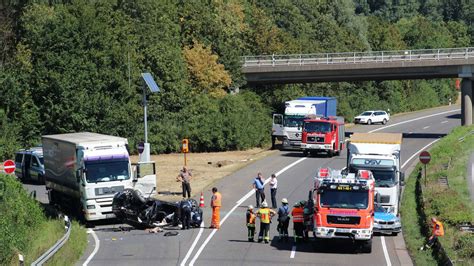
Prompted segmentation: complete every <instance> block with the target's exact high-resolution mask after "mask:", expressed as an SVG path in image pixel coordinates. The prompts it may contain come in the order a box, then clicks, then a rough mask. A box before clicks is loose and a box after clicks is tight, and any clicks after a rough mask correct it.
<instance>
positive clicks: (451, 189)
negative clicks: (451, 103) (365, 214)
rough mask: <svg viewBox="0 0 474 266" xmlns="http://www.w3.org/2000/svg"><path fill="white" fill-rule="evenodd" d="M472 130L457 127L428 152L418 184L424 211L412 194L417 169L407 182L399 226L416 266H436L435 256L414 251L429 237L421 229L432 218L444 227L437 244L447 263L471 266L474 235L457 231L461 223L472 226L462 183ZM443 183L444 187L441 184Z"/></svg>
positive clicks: (473, 142)
mask: <svg viewBox="0 0 474 266" xmlns="http://www.w3.org/2000/svg"><path fill="white" fill-rule="evenodd" d="M472 130H474V126H470V127H458V128H456V129H455V130H454V131H453V132H452V133H451V134H449V135H448V136H446V137H445V138H443V139H442V140H441V141H439V142H438V143H437V144H436V145H435V146H434V147H433V148H432V149H431V151H430V153H431V158H432V160H431V162H430V164H429V165H428V167H427V180H426V184H425V180H422V187H423V198H422V199H421V200H423V202H424V209H421V208H422V207H421V206H419V205H418V204H417V196H420V195H421V194H420V192H419V191H416V179H417V175H418V173H419V171H420V169H421V166H420V165H418V166H417V168H416V169H415V171H413V172H412V174H411V175H410V178H409V179H408V181H407V184H406V187H405V192H404V196H403V199H402V209H401V214H402V226H403V230H404V237H405V242H406V244H407V248H408V250H409V252H410V255H411V256H412V259H413V260H414V262H415V264H416V265H433V264H436V257H435V256H433V255H436V254H432V253H431V252H429V251H419V250H418V248H419V247H421V246H422V245H423V243H424V242H425V241H426V239H427V237H428V236H429V234H430V233H431V232H428V231H426V230H424V229H423V227H425V228H426V226H427V225H429V219H430V217H432V216H436V217H438V219H440V220H441V221H442V222H443V223H444V226H445V236H444V237H442V238H440V242H441V244H442V245H443V247H444V249H445V250H446V252H447V254H448V256H449V257H450V258H451V260H453V261H454V262H455V263H456V264H459V265H474V249H473V248H472V247H473V246H474V235H473V234H469V233H465V232H461V231H460V230H458V228H457V225H460V224H463V223H471V224H474V206H473V204H472V201H471V200H470V198H469V191H468V188H467V180H466V175H467V169H466V168H467V167H466V166H467V162H468V158H469V155H470V154H471V153H472V152H473V151H474V134H470V132H472ZM462 137H464V139H463V140H462V141H461V140H460V138H462ZM445 180H447V182H448V185H446V184H445V182H443V181H445ZM421 212H424V213H425V214H426V218H424V217H422V216H421V215H420V214H421ZM428 228H429V226H428Z"/></svg>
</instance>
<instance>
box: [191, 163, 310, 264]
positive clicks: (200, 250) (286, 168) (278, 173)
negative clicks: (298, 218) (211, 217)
mask: <svg viewBox="0 0 474 266" xmlns="http://www.w3.org/2000/svg"><path fill="white" fill-rule="evenodd" d="M306 158H307V157H304V158H301V159H299V160H297V161H295V162H293V163H292V164H290V165H287V166H286V167H285V168H283V169H281V170H280V171H278V172H277V173H275V175H276V176H279V175H281V174H282V173H283V172H285V171H286V170H288V169H290V168H291V167H293V166H295V165H297V164H299V163H300V162H302V161H304V160H306ZM269 181H270V178H267V179H266V180H265V183H264V184H267V183H268V182H269ZM254 193H255V190H254V189H252V190H250V191H249V192H248V193H247V194H245V196H243V197H242V198H241V199H240V200H238V201H237V202H236V204H235V206H234V207H233V208H232V209H231V210H230V211H229V212H228V213H227V215H226V216H225V217H224V218H223V219H222V220H221V222H220V224H219V225H220V226H221V227H222V224H224V222H225V221H226V220H227V218H229V216H230V215H231V214H232V213H233V212H234V211H235V209H237V207H239V206H240V204H242V203H243V202H244V201H246V200H247V199H248V198H249V197H250V196H252V194H254ZM217 230H218V229H213V230H212V232H211V233H210V234H209V236H208V237H207V238H206V240H205V241H204V243H202V245H201V246H200V247H199V249H198V251H197V252H196V254H195V255H194V257H193V259H192V260H191V262H190V263H189V265H190V266H193V265H194V262H196V260H197V259H198V258H199V255H201V252H202V251H203V250H204V248H205V247H206V245H207V244H208V243H209V241H210V240H211V239H212V237H213V236H214V235H215V234H216V232H217Z"/></svg>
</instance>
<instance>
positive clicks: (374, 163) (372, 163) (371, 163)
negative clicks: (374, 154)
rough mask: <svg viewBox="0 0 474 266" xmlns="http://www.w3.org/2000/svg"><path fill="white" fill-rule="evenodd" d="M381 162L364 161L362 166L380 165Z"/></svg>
mask: <svg viewBox="0 0 474 266" xmlns="http://www.w3.org/2000/svg"><path fill="white" fill-rule="evenodd" d="M381 162H382V160H373V159H372V160H365V161H364V164H368V165H380V163H381Z"/></svg>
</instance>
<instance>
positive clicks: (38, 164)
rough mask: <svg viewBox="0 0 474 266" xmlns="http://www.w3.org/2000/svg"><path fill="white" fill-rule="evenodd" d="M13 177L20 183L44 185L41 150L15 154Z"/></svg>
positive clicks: (37, 148)
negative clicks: (30, 182) (33, 182)
mask: <svg viewBox="0 0 474 266" xmlns="http://www.w3.org/2000/svg"><path fill="white" fill-rule="evenodd" d="M15 167H16V168H15V175H16V176H17V177H18V178H19V179H20V180H21V181H22V182H25V181H31V180H32V181H36V182H38V183H40V184H44V161H43V148H42V147H35V148H31V149H27V150H20V151H18V152H17V153H16V154H15Z"/></svg>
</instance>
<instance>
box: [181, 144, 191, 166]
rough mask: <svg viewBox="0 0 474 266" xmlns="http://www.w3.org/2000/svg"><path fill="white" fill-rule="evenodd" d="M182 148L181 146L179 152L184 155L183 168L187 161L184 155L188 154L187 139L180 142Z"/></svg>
mask: <svg viewBox="0 0 474 266" xmlns="http://www.w3.org/2000/svg"><path fill="white" fill-rule="evenodd" d="M181 143H182V146H181V152H183V153H184V166H186V165H187V160H186V153H188V152H189V140H188V139H183V140H182V141H181Z"/></svg>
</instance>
